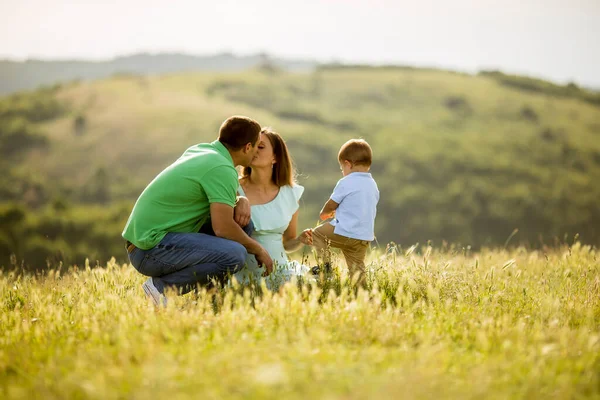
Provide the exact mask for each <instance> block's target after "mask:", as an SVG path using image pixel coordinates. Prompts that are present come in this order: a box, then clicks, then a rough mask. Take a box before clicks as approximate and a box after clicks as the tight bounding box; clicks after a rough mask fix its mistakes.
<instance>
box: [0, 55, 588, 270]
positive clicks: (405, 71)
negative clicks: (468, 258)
mask: <svg viewBox="0 0 600 400" xmlns="http://www.w3.org/2000/svg"><path fill="white" fill-rule="evenodd" d="M597 100H598V96H597V94H595V93H591V92H587V91H585V90H582V89H579V88H577V87H575V86H574V85H570V86H565V87H561V86H557V85H552V84H549V83H547V82H542V81H538V80H534V79H529V78H522V77H511V76H507V75H503V74H501V73H482V74H479V75H478V76H470V75H463V74H458V73H452V72H447V71H438V70H419V69H411V68H363V67H353V68H349V67H333V66H329V67H321V68H319V69H317V70H316V71H314V72H311V73H288V72H283V71H279V70H277V69H275V68H271V69H262V70H252V71H246V72H233V73H232V72H230V73H186V74H177V75H165V76H157V77H143V76H134V75H127V76H120V77H113V78H110V79H106V80H100V81H94V82H82V83H72V84H66V85H63V86H58V87H54V88H52V89H45V90H40V91H36V92H31V93H22V94H18V95H13V96H10V97H4V98H1V99H0V152H1V153H2V161H1V162H2V165H0V166H1V167H2V169H3V171H5V173H4V174H3V175H2V176H1V177H0V196H1V197H2V199H3V201H2V206H0V256H1V257H0V258H1V259H0V264H4V265H6V264H7V263H8V262H9V261H8V260H9V257H8V255H9V254H10V253H11V252H16V254H17V262H18V260H21V259H25V260H26V262H28V263H31V264H36V265H39V263H40V260H43V259H44V258H45V257H46V255H48V254H50V255H51V257H50V259H51V260H59V259H65V260H67V259H68V260H71V261H73V260H75V261H77V262H81V259H82V258H85V257H90V258H91V259H92V260H93V259H99V260H105V259H106V258H107V257H109V256H110V255H115V256H118V257H120V258H124V253H123V250H122V242H121V240H120V231H121V228H122V224H123V223H124V221H125V219H126V217H127V215H128V212H129V210H130V208H131V207H132V206H133V202H134V201H135V199H136V197H137V195H138V194H139V193H140V192H141V190H142V189H143V188H144V186H145V185H146V184H147V183H148V182H149V181H150V180H151V179H152V178H153V177H154V176H155V175H156V174H157V173H158V172H160V171H161V170H162V168H164V167H165V166H167V165H168V164H169V163H170V162H172V161H173V160H175V159H176V158H177V157H178V156H179V155H180V154H181V153H182V152H183V151H184V150H185V148H187V147H188V146H190V145H193V144H195V143H197V142H203V141H211V140H214V138H215V137H216V134H217V130H218V127H219V125H220V123H221V122H222V121H223V120H224V119H225V118H227V117H228V116H230V115H233V114H244V115H249V116H252V117H253V118H255V119H257V120H258V121H259V122H260V123H261V124H262V125H269V126H272V127H273V128H275V129H276V130H277V131H279V132H280V133H281V134H282V135H283V136H284V137H285V138H286V140H287V142H288V145H289V147H290V149H291V152H292V155H293V157H294V159H295V162H296V164H297V167H298V170H299V172H300V175H299V178H298V180H299V182H300V183H301V184H303V185H304V186H305V187H306V192H305V195H304V198H303V207H302V209H301V213H302V215H301V223H302V225H301V226H302V227H303V228H304V227H307V226H312V225H314V224H315V222H316V221H317V217H318V209H319V207H320V206H321V204H322V203H323V202H324V201H326V200H327V198H328V196H329V194H330V192H331V190H332V189H333V186H334V185H335V182H336V181H337V180H338V179H339V178H340V177H341V175H340V173H339V167H338V165H337V160H336V155H337V151H338V149H339V146H340V145H341V144H342V143H343V142H345V141H346V140H347V139H349V138H353V137H363V138H365V139H366V140H368V141H369V142H370V143H371V145H372V147H373V150H374V165H373V168H372V172H373V174H374V177H375V179H376V180H377V182H378V184H379V188H380V191H381V202H380V205H379V208H378V212H379V214H378V218H377V223H376V234H377V237H378V242H379V244H380V245H382V246H385V244H386V243H387V242H389V241H394V242H396V243H399V244H401V245H410V244H413V243H415V242H423V241H427V240H432V241H433V242H434V243H438V244H441V243H442V241H447V242H450V243H461V244H463V245H472V246H482V245H503V244H504V243H505V241H506V240H507V238H509V236H511V234H512V233H513V231H514V230H515V229H518V233H517V234H516V235H515V236H514V237H513V238H512V239H511V240H512V243H515V242H523V243H527V244H529V245H532V246H540V245H544V244H553V243H554V240H556V238H558V239H559V240H563V239H564V235H565V234H568V235H570V236H571V237H572V235H574V234H577V233H578V234H579V235H580V238H581V239H580V240H582V241H583V242H588V243H598V242H600V228H599V227H600V204H599V202H598V200H599V199H600V185H598V182H600V106H599V105H598V104H599V102H598V101H597ZM12 261H13V262H15V259H13V260H12Z"/></svg>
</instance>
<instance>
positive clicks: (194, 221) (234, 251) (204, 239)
mask: <svg viewBox="0 0 600 400" xmlns="http://www.w3.org/2000/svg"><path fill="white" fill-rule="evenodd" d="M260 130H261V127H260V125H259V124H258V122H256V121H254V120H253V119H251V118H248V117H242V116H234V117H230V118H228V119H227V120H226V121H225V122H223V124H222V125H221V128H220V130H219V138H218V140H216V141H214V142H212V143H203V144H198V145H195V146H192V147H190V148H189V149H187V150H186V151H185V152H184V153H183V155H182V156H181V157H180V158H179V159H178V160H177V161H175V162H174V163H173V164H171V165H170V166H169V167H167V168H166V169H165V170H163V171H162V172H161V173H160V174H158V176H157V177H156V178H154V180H153V181H152V182H150V184H149V185H148V186H147V187H146V189H144V191H143V192H142V194H141V195H140V197H139V198H138V200H137V202H136V203H135V206H134V207H133V211H132V212H131V215H130V216H129V220H128V221H127V225H126V226H125V229H124V231H123V238H125V240H126V241H127V252H128V255H129V260H130V261H131V264H133V266H134V267H135V269H136V270H138V271H139V272H140V273H141V274H143V275H146V276H149V277H150V278H148V280H146V282H145V283H144V284H143V285H142V286H143V289H144V291H145V293H146V295H147V296H148V297H150V298H151V299H152V301H153V302H154V303H155V304H156V305H159V304H160V303H161V302H162V303H163V304H166V298H165V297H164V291H165V289H166V288H174V289H176V290H177V291H178V292H179V293H180V294H184V293H187V292H189V291H191V290H193V289H195V288H196V286H197V285H198V284H200V285H210V284H211V282H212V280H216V281H218V282H220V283H223V282H224V281H225V279H226V277H227V275H229V274H233V273H235V272H236V271H238V270H239V269H241V268H242V266H243V265H244V262H245V261H246V256H247V254H248V253H251V254H254V255H255V256H256V259H257V261H258V262H259V263H260V264H264V265H265V267H266V268H265V269H266V272H265V273H266V274H269V273H271V271H272V269H273V261H272V260H271V257H270V256H269V254H268V253H267V251H266V250H265V249H264V248H263V247H262V246H261V245H260V244H259V243H258V242H256V241H255V240H254V239H252V238H251V237H250V234H251V233H252V224H251V221H250V204H249V202H248V200H247V199H246V198H242V197H237V188H238V174H237V171H236V169H235V166H237V165H241V166H244V167H245V166H248V165H250V163H251V162H252V159H253V158H254V156H255V155H256V153H257V151H258V143H259V139H260V137H259V136H260Z"/></svg>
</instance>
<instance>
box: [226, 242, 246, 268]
mask: <svg viewBox="0 0 600 400" xmlns="http://www.w3.org/2000/svg"><path fill="white" fill-rule="evenodd" d="M247 256H248V251H247V250H246V248H245V247H244V246H242V245H241V244H239V243H236V242H233V243H232V244H231V246H230V247H229V248H228V249H227V251H226V253H225V257H224V259H223V263H222V267H223V268H225V269H226V270H227V272H230V273H234V272H237V271H239V270H240V269H242V267H243V266H244V264H245V263H246V257H247Z"/></svg>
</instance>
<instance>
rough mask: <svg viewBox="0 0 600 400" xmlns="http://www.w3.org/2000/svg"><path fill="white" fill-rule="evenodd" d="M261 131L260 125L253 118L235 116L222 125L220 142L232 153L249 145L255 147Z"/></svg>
mask: <svg viewBox="0 0 600 400" xmlns="http://www.w3.org/2000/svg"><path fill="white" fill-rule="evenodd" d="M260 129H261V128H260V124H259V123H258V122H256V121H255V120H253V119H252V118H248V117H244V116H239V115H234V116H233V117H229V118H227V119H226V120H225V122H223V124H222V125H221V128H220V129H219V142H221V143H223V145H225V147H227V148H228V149H229V150H232V151H237V150H240V149H241V148H243V147H244V146H245V145H247V144H248V143H250V144H252V146H254V145H256V142H257V141H258V138H259V137H260Z"/></svg>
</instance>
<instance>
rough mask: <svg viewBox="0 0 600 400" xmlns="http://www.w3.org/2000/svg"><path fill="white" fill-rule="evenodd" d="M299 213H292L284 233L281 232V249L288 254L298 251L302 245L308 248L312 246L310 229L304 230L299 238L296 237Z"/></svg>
mask: <svg viewBox="0 0 600 400" xmlns="http://www.w3.org/2000/svg"><path fill="white" fill-rule="evenodd" d="M299 212H300V211H296V212H295V213H294V215H293V216H292V220H291V221H290V224H289V225H288V227H287V229H286V230H285V232H283V248H284V249H285V251H287V252H289V253H291V252H293V251H296V250H298V249H299V248H300V247H302V245H303V244H306V245H309V246H310V245H311V244H312V229H306V230H304V231H303V232H302V233H301V234H300V236H298V237H296V229H297V227H298V213H299Z"/></svg>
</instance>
